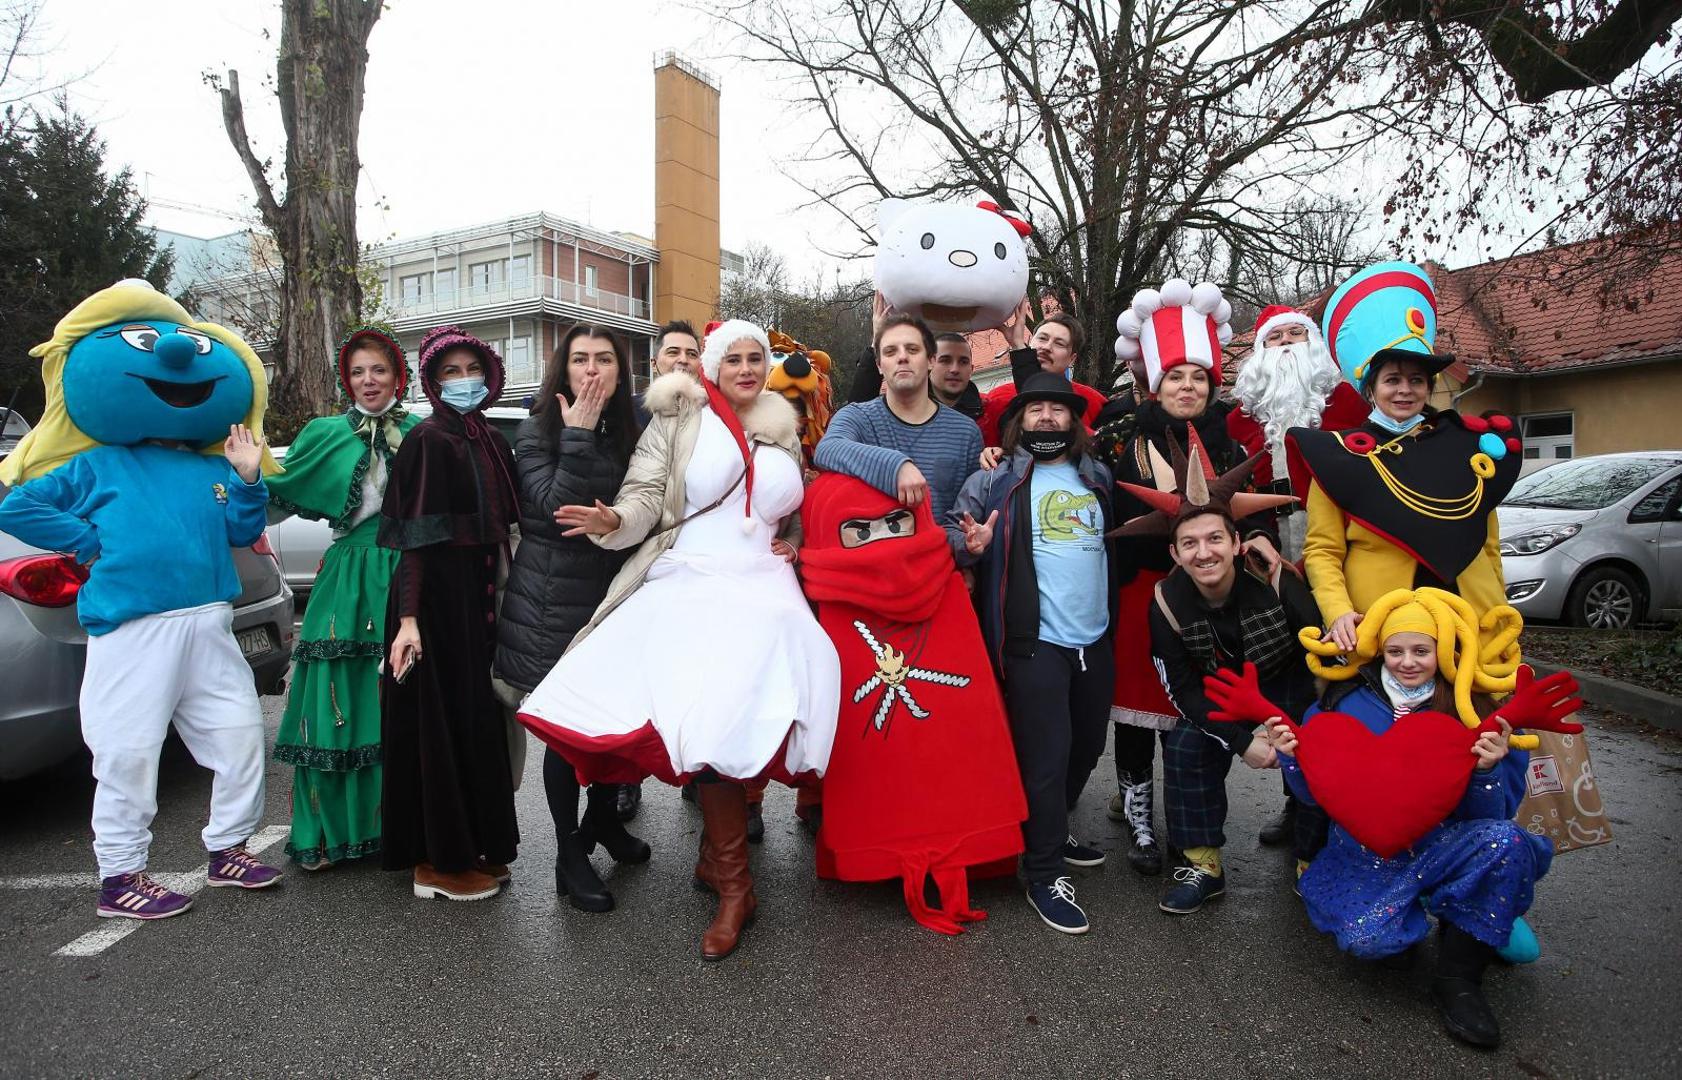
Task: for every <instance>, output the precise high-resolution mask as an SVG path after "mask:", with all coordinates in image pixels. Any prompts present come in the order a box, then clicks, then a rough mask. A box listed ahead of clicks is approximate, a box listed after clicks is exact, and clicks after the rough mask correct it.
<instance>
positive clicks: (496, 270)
mask: <svg viewBox="0 0 1682 1080" xmlns="http://www.w3.org/2000/svg"><path fill="white" fill-rule="evenodd" d="M507 267H508V260H507V259H493V260H492V261H490V262H480V263H473V264H471V265H470V266H468V268H467V285H468V288H470V289H472V290H473V292H475V293H477V294H480V295H483V294H484V293H487V292H489V291H490V290H491V289H493V288H496V287H497V286H499V285H501V284H502V281H503V275H504V273H505V272H506V270H507Z"/></svg>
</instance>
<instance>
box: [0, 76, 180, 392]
mask: <svg viewBox="0 0 1682 1080" xmlns="http://www.w3.org/2000/svg"><path fill="white" fill-rule="evenodd" d="M145 212H146V202H145V200H144V199H142V198H141V197H140V193H139V192H138V191H137V190H136V189H135V186H134V180H133V177H132V175H131V174H130V172H129V170H128V169H126V168H125V169H121V170H119V171H118V172H117V173H116V174H115V175H108V174H107V172H106V166H105V143H104V141H103V140H102V139H100V138H99V135H98V133H97V132H96V131H95V130H94V128H93V127H92V125H90V124H89V123H88V122H87V121H86V120H84V119H83V118H82V117H80V116H78V115H76V114H75V113H73V112H71V110H70V106H69V103H68V102H67V101H66V100H64V99H62V98H61V99H59V100H58V101H57V102H56V103H55V106H54V108H53V109H52V110H51V111H50V112H47V113H36V112H33V111H30V112H26V113H24V114H21V115H18V114H14V113H13V112H11V111H10V110H8V111H7V113H6V116H5V118H4V119H3V120H0V298H3V299H0V408H3V407H4V406H5V404H6V403H7V402H9V401H11V400H12V396H13V394H14V392H16V393H17V399H16V400H17V409H18V411H19V412H20V413H22V414H23V415H24V416H26V417H28V418H29V419H30V420H31V421H33V420H34V419H35V418H37V417H38V416H40V414H41V407H42V404H43V400H42V399H43V393H42V386H41V376H40V363H39V361H37V360H34V359H32V358H31V357H30V355H29V350H30V349H32V348H34V347H35V346H36V345H38V344H40V343H41V342H43V341H46V340H47V339H48V338H49V337H51V336H52V332H53V327H54V326H55V325H56V324H57V323H58V320H59V319H60V318H61V317H63V315H64V313H65V312H67V311H69V310H70V309H71V308H72V307H74V306H75V305H76V304H77V302H79V301H80V300H82V299H83V298H84V297H86V296H87V295H88V294H90V293H93V292H96V291H98V290H100V289H103V288H105V287H107V286H109V285H112V284H115V283H116V282H118V281H120V280H122V279H123V278H145V279H146V280H147V281H150V282H151V283H152V284H153V285H155V286H156V287H157V288H158V289H160V290H162V289H164V288H165V286H166V284H167V282H168V280H169V273H170V270H171V267H172V264H173V252H171V251H169V250H168V249H164V250H162V251H160V250H158V242H157V237H156V235H155V234H154V233H153V232H152V230H151V229H150V228H148V227H146V226H145V225H143V224H142V223H141V218H142V217H143V216H144V214H145Z"/></svg>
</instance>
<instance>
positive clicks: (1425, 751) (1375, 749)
mask: <svg viewBox="0 0 1682 1080" xmlns="http://www.w3.org/2000/svg"><path fill="white" fill-rule="evenodd" d="M1298 740H1299V741H1298V743H1297V763H1298V764H1299V765H1301V766H1302V771H1303V775H1304V776H1305V777H1306V778H1307V780H1308V787H1309V789H1310V790H1311V791H1312V792H1313V793H1314V798H1315V801H1317V802H1318V803H1319V804H1320V805H1321V806H1322V807H1323V808H1324V809H1325V811H1326V813H1327V814H1328V815H1330V817H1331V819H1332V820H1333V821H1335V822H1337V823H1338V824H1339V825H1342V826H1343V827H1344V829H1346V830H1347V831H1348V832H1349V835H1350V836H1353V837H1354V838H1355V839H1356V840H1358V841H1360V842H1361V843H1362V844H1363V845H1364V846H1366V847H1367V848H1369V849H1370V850H1372V851H1375V852H1377V853H1378V854H1379V855H1382V856H1383V857H1384V858H1386V859H1388V858H1389V857H1390V856H1392V855H1395V854H1396V853H1397V852H1400V851H1404V850H1406V849H1407V848H1409V847H1411V846H1412V845H1413V844H1414V842H1415V841H1417V840H1418V839H1419V838H1420V837H1422V836H1424V835H1425V834H1426V833H1428V832H1430V831H1431V830H1432V829H1434V828H1436V827H1437V825H1438V824H1439V823H1440V822H1441V821H1442V820H1443V819H1444V818H1446V817H1448V815H1449V814H1450V813H1452V812H1453V810H1454V808H1455V807H1456V806H1458V805H1460V800H1461V798H1462V797H1463V796H1464V795H1465V794H1466V785H1467V783H1469V782H1470V780H1471V778H1472V770H1473V769H1474V768H1475V767H1476V766H1477V763H1478V759H1477V757H1476V756H1475V755H1474V754H1473V753H1472V744H1473V743H1475V742H1477V740H1478V732H1477V731H1475V730H1473V729H1471V728H1468V727H1466V725H1464V724H1462V723H1461V722H1460V721H1458V720H1456V719H1455V718H1454V717H1452V716H1449V715H1448V714H1446V713H1440V712H1417V713H1409V714H1408V715H1406V716H1404V717H1402V718H1401V719H1399V720H1397V721H1396V722H1395V724H1393V725H1392V726H1391V727H1390V729H1389V730H1388V731H1386V732H1385V733H1384V734H1382V735H1374V734H1373V733H1372V732H1371V731H1369V730H1367V727H1366V725H1364V724H1362V723H1361V722H1360V721H1359V720H1357V719H1355V718H1354V717H1353V716H1349V715H1347V714H1345V713H1338V712H1324V713H1320V714H1318V715H1316V716H1315V717H1314V718H1313V720H1311V721H1310V722H1309V723H1307V724H1305V725H1303V727H1302V728H1301V729H1300V731H1299V733H1298Z"/></svg>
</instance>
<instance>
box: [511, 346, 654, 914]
mask: <svg viewBox="0 0 1682 1080" xmlns="http://www.w3.org/2000/svg"><path fill="white" fill-rule="evenodd" d="M639 434H640V432H639V431H638V428H637V422H636V417H635V414H634V412H633V411H632V408H631V370H630V364H629V362H628V358H627V356H626V354H625V348H624V346H623V345H622V344H621V342H620V340H619V338H618V337H616V336H615V335H614V334H613V333H612V331H610V330H607V329H604V328H602V327H598V326H593V325H589V324H580V325H578V326H575V327H573V328H572V329H571V330H570V331H568V332H567V335H566V337H565V338H564V339H562V341H561V345H560V348H558V349H556V350H555V354H554V356H553V357H552V358H551V359H550V361H549V370H548V372H547V373H546V375H545V376H544V380H543V388H542V390H540V391H539V392H538V395H537V404H536V405H535V406H534V407H533V409H532V414H531V417H530V418H529V419H527V420H526V421H525V422H523V423H522V424H521V425H520V430H519V432H518V433H517V434H516V435H515V439H514V458H515V465H516V468H517V471H518V473H519V481H520V544H519V547H518V548H516V549H515V552H514V565H513V568H512V569H511V570H510V572H509V575H508V585H507V589H506V591H505V592H504V594H503V598H502V612H501V618H500V621H499V623H498V630H497V650H496V669H495V670H496V675H497V678H499V679H500V680H501V681H502V682H504V683H507V684H508V686H510V687H511V688H513V690H514V691H516V692H517V693H518V694H520V695H525V694H529V693H530V692H531V691H532V689H533V688H534V687H536V686H537V684H538V683H540V682H542V681H543V677H544V676H545V675H548V674H549V669H550V668H552V667H554V666H555V662H556V661H558V660H559V659H560V658H561V654H562V653H564V652H565V651H566V649H567V646H568V645H569V644H571V642H572V638H573V635H574V634H576V633H577V632H578V631H579V630H580V629H582V628H583V627H584V626H585V624H587V623H588V622H589V621H590V617H591V616H592V615H594V614H595V611H596V607H597V605H599V604H600V603H601V602H602V598H603V597H605V596H606V595H607V587H608V583H609V582H611V581H612V580H613V576H614V575H615V574H616V573H618V572H619V567H620V566H621V564H623V563H624V561H625V558H626V556H627V555H628V554H629V552H625V551H609V550H607V549H605V548H602V547H599V546H597V545H596V544H593V543H591V542H590V538H589V537H587V536H566V535H564V534H563V533H564V530H563V527H562V526H560V525H558V524H556V523H555V517H554V514H555V511H556V509H558V508H559V507H561V506H566V505H572V504H583V505H585V506H593V505H595V502H596V500H598V499H600V500H601V501H602V502H606V503H611V502H612V501H613V498H614V496H615V495H616V494H617V493H618V491H619V485H620V483H621V482H622V481H623V480H624V479H625V469H626V466H627V465H628V464H629V462H630V459H631V452H632V451H633V450H634V449H635V448H636V444H637V436H638V435H639ZM543 792H544V795H545V797H546V798H547V799H548V802H549V813H550V816H552V817H553V818H554V819H555V834H556V837H557V839H558V840H559V846H560V854H559V857H558V859H557V860H556V864H555V889H556V891H557V892H559V893H560V894H561V895H562V896H565V897H567V899H568V900H569V902H571V904H572V906H573V907H575V908H578V909H579V910H581V911H611V910H612V909H613V896H612V894H611V893H609V892H608V891H607V887H606V886H605V885H603V884H602V880H601V878H600V877H599V876H598V875H597V874H596V872H595V869H594V868H593V867H592V866H591V865H590V852H592V851H594V850H595V847H596V845H597V844H601V845H602V846H603V847H605V848H606V849H607V851H608V854H610V855H612V856H613V858H614V860H615V861H617V862H643V861H646V860H647V859H648V857H649V850H648V845H647V844H645V843H643V842H642V841H641V840H638V839H637V838H636V837H634V836H632V835H631V834H630V833H628V832H626V830H625V826H624V824H623V823H622V822H621V821H620V819H619V816H618V813H617V811H616V807H615V799H616V795H617V785H613V784H594V785H591V787H590V791H589V796H588V800H587V805H586V809H585V811H584V818H583V821H582V823H581V822H580V821H579V817H578V779H577V776H576V775H575V774H574V772H573V769H572V766H571V765H568V764H567V763H566V761H565V760H564V759H563V758H562V757H561V756H560V755H559V754H557V753H555V751H554V750H546V751H545V752H544V755H543Z"/></svg>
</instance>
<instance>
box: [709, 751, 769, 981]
mask: <svg viewBox="0 0 1682 1080" xmlns="http://www.w3.org/2000/svg"><path fill="white" fill-rule="evenodd" d="M697 794H698V795H699V801H700V803H701V822H702V824H701V835H702V841H701V842H702V858H703V859H705V858H706V857H707V855H706V851H707V846H708V845H710V846H711V848H712V853H711V854H712V861H711V865H710V866H709V867H708V869H709V871H710V877H711V884H712V886H713V889H714V891H716V892H717V893H718V912H717V914H715V915H714V916H713V921H712V925H711V926H709V927H707V932H706V933H704V934H702V935H701V959H703V960H722V959H724V958H725V957H726V956H729V955H730V954H731V953H732V952H735V951H736V944H737V942H739V941H740V940H741V937H742V928H743V927H745V926H746V925H747V924H748V922H749V921H750V920H752V918H753V913H754V910H755V909H756V908H758V907H759V900H758V898H757V897H755V896H754V894H753V876H752V874H750V873H749V872H748V800H747V792H746V791H744V790H743V788H742V785H740V784H732V783H729V782H728V781H717V782H714V783H709V784H701V785H699V791H698V792H697Z"/></svg>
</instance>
